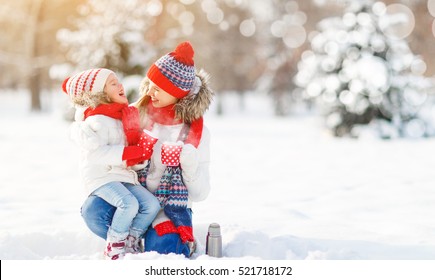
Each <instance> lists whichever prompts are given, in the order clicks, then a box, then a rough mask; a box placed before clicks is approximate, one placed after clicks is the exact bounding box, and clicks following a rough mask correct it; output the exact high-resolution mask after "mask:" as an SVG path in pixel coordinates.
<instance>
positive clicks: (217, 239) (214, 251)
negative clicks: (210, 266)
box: [205, 223, 222, 258]
mask: <svg viewBox="0 0 435 280" xmlns="http://www.w3.org/2000/svg"><path fill="white" fill-rule="evenodd" d="M205 253H206V254H207V255H209V256H210V257H215V258H220V257H222V236H221V227H220V226H219V224H216V223H212V224H210V226H209V227H208V233H207V240H206V247H205Z"/></svg>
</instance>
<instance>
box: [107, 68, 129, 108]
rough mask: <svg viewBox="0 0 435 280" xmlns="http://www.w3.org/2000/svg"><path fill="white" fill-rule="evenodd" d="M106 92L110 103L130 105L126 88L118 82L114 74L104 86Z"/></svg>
mask: <svg viewBox="0 0 435 280" xmlns="http://www.w3.org/2000/svg"><path fill="white" fill-rule="evenodd" d="M104 92H105V93H106V94H107V96H108V97H109V99H110V101H112V102H114V103H120V104H128V99H127V96H126V95H125V92H124V87H123V86H122V84H121V83H120V82H119V81H118V78H117V77H116V75H114V74H110V75H109V77H108V78H107V81H106V84H105V85H104Z"/></svg>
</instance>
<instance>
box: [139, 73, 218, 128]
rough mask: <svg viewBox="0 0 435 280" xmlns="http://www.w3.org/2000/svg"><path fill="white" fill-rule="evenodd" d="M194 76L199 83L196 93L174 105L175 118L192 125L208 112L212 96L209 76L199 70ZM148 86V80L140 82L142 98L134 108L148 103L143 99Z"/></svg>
mask: <svg viewBox="0 0 435 280" xmlns="http://www.w3.org/2000/svg"><path fill="white" fill-rule="evenodd" d="M196 76H197V77H198V78H199V79H200V81H201V86H200V88H199V91H198V93H197V94H188V95H186V96H185V97H183V98H181V99H179V100H178V102H177V103H175V105H174V109H175V116H176V118H177V119H181V120H182V121H183V122H185V123H192V122H193V121H195V120H197V119H199V118H201V117H202V116H203V115H204V114H205V112H206V111H207V110H208V108H209V106H210V104H211V101H212V100H213V96H214V92H213V90H212V89H211V88H210V85H209V83H210V82H209V80H210V75H209V74H208V73H207V72H205V71H204V70H202V69H201V70H200V71H199V72H197V73H196ZM149 85H150V80H149V79H148V78H147V77H145V78H144V79H143V80H142V83H141V85H140V89H139V94H140V96H142V97H141V98H140V99H139V101H138V102H136V103H135V106H136V107H142V106H144V105H145V104H147V102H148V101H149V100H145V99H144V98H145V97H146V93H147V92H148V87H149ZM144 103H145V104H144ZM140 111H142V110H140Z"/></svg>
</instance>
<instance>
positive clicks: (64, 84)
mask: <svg viewBox="0 0 435 280" xmlns="http://www.w3.org/2000/svg"><path fill="white" fill-rule="evenodd" d="M69 78H70V77H68V78H66V79H65V81H63V83H62V90H63V92H65V93H66V94H68V92H67V91H66V83H68V80H69Z"/></svg>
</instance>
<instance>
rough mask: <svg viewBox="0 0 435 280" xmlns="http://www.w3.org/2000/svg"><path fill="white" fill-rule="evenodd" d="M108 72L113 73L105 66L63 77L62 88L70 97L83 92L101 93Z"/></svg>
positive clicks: (80, 94)
mask: <svg viewBox="0 0 435 280" xmlns="http://www.w3.org/2000/svg"><path fill="white" fill-rule="evenodd" d="M110 74H115V73H114V72H113V71H111V70H109V69H105V68H97V69H89V70H86V71H83V72H80V73H78V74H76V75H74V76H72V77H69V78H67V79H65V81H64V82H63V84H62V89H63V91H64V92H65V93H66V94H68V95H69V96H70V97H71V98H74V97H79V96H82V95H83V94H85V93H88V94H96V93H101V92H103V91H104V85H105V84H106V80H107V78H108V77H109V75H110Z"/></svg>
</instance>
